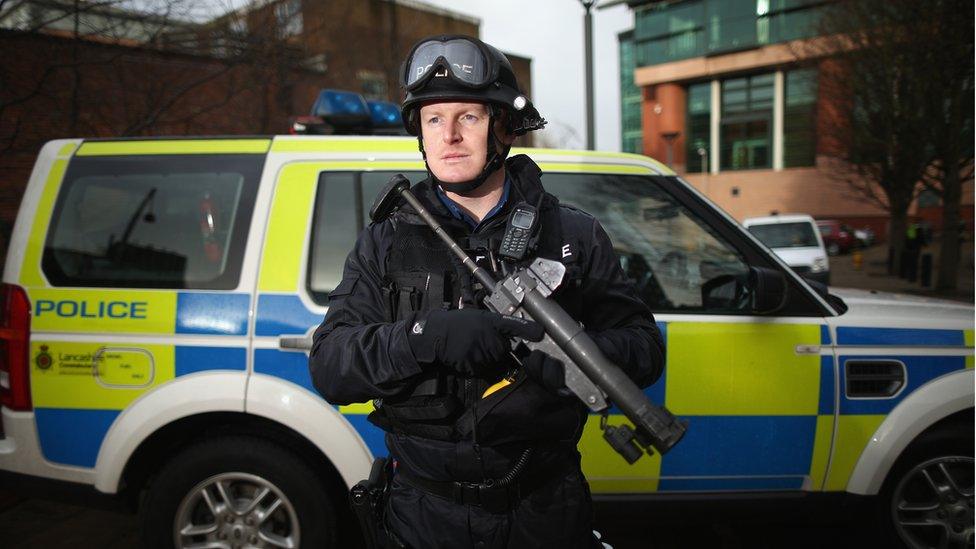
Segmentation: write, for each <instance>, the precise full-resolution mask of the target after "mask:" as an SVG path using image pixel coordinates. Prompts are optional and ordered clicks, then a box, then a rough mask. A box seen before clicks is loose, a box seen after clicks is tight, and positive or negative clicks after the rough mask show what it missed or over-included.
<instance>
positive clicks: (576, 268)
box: [309, 155, 664, 481]
mask: <svg viewBox="0 0 976 549" xmlns="http://www.w3.org/2000/svg"><path fill="white" fill-rule="evenodd" d="M506 169H507V171H508V175H509V176H510V178H511V180H512V184H513V186H515V187H516V188H513V189H511V191H510V193H509V199H508V201H507V203H506V205H505V207H504V208H503V209H502V211H501V212H500V214H499V215H497V216H495V217H494V218H492V219H489V220H486V221H485V222H483V223H481V225H479V227H478V228H477V229H476V230H475V231H474V233H472V230H471V228H470V227H469V226H468V225H466V224H465V223H464V222H462V221H460V220H458V219H456V218H455V217H453V216H452V215H451V214H450V212H449V211H448V210H447V208H446V207H445V206H444V204H443V203H442V202H441V201H440V200H439V199H438V198H437V196H436V194H435V192H434V190H433V189H432V188H431V184H430V181H429V180H427V181H424V182H421V183H419V184H418V185H416V186H415V187H414V189H413V191H414V194H415V195H416V196H417V198H418V199H419V200H420V201H421V203H423V204H424V205H425V207H426V208H427V209H428V210H429V211H430V212H431V213H432V214H433V215H434V216H435V217H436V218H437V219H438V221H439V222H440V223H441V224H442V225H443V226H444V227H445V229H446V230H447V231H448V232H449V233H450V234H452V235H453V236H455V238H461V239H464V238H465V237H468V238H469V239H470V240H479V239H483V240H487V239H488V237H492V238H494V239H495V241H500V239H501V235H502V234H503V233H504V230H505V225H506V219H507V214H508V212H509V210H510V208H511V207H512V204H513V203H517V202H519V201H520V200H525V201H526V202H528V203H531V204H541V206H540V218H541V219H542V220H543V223H544V224H543V226H542V229H541V234H542V238H540V241H539V246H538V249H537V250H536V252H535V255H536V256H538V257H546V258H548V259H554V260H557V261H561V262H563V263H564V264H566V266H567V274H566V277H565V278H564V280H563V283H562V285H561V286H560V287H559V288H558V289H557V291H556V292H555V293H554V294H553V295H552V298H555V299H556V300H557V302H559V304H560V305H562V306H563V308H565V309H566V311H567V312H569V313H570V315H572V316H573V318H576V319H577V320H579V321H580V322H582V323H583V325H584V327H585V328H586V330H587V333H588V334H589V335H590V336H591V337H593V338H594V340H595V341H596V342H597V344H598V345H599V346H600V348H601V350H602V351H603V352H604V354H606V355H607V358H609V359H610V360H611V361H613V362H614V363H616V364H617V365H618V366H620V367H621V368H622V369H623V370H624V372H625V373H626V374H627V375H628V376H630V378H631V379H633V380H634V381H635V383H637V384H638V385H639V386H640V387H646V386H648V385H650V384H651V383H653V382H654V381H655V380H656V379H657V378H658V377H659V376H660V374H661V371H662V368H663V364H664V345H663V342H662V339H661V334H660V331H659V330H658V328H657V325H656V324H655V323H654V318H653V316H652V314H651V312H650V311H649V310H648V308H647V307H646V306H645V305H644V303H643V302H642V301H641V300H640V299H639V298H638V297H637V295H636V293H635V292H634V290H633V288H632V285H631V283H630V281H628V280H627V279H626V277H625V275H624V273H623V272H622V270H621V268H620V265H619V262H618V259H617V256H616V254H615V253H614V250H613V245H612V243H611V242H610V239H609V237H608V236H607V234H606V232H604V230H603V228H602V227H601V225H600V223H599V222H598V221H597V220H596V219H595V218H594V217H592V216H590V215H589V214H587V213H585V212H583V211H581V210H579V209H576V208H573V207H569V206H566V205H561V204H559V203H558V200H556V199H555V197H553V196H552V195H549V194H547V193H545V191H544V190H543V188H542V184H541V179H540V175H541V174H540V170H539V168H538V166H536V164H535V163H534V162H532V161H531V160H530V159H529V158H528V157H527V156H524V155H519V156H515V157H513V158H511V159H509V161H508V162H507V164H506ZM547 219H548V220H549V222H546V220H547ZM553 220H558V222H556V223H553V222H552V221H553ZM399 223H410V224H413V225H421V224H423V221H422V220H420V219H419V216H417V215H416V213H415V212H413V210H412V208H410V206H409V205H402V206H401V207H400V209H399V210H398V211H397V212H395V213H394V214H393V215H391V216H390V218H388V219H386V220H383V221H379V222H376V223H373V224H372V225H370V226H369V227H368V228H366V229H364V230H363V232H362V233H361V234H360V235H359V238H358V240H357V242H356V246H355V248H354V249H353V250H352V252H351V253H350V254H349V257H348V258H347V260H346V264H345V269H344V272H343V278H342V281H341V282H340V283H339V285H338V286H337V287H336V288H335V290H333V291H332V292H331V293H330V295H329V311H328V314H327V315H326V317H325V320H324V321H323V323H322V325H321V326H320V327H319V328H318V330H316V332H315V334H314V338H313V346H312V350H311V354H310V359H309V368H310V371H311V375H312V380H313V383H314V385H315V387H316V389H318V391H319V392H320V393H321V394H322V395H323V396H324V397H325V399H326V400H327V401H329V402H330V403H333V404H340V405H341V404H349V403H356V402H366V401H369V400H371V399H377V398H391V397H396V396H397V395H399V394H400V393H401V392H403V391H409V390H410V388H411V387H412V386H413V385H414V384H415V381H416V379H417V377H418V376H419V375H421V374H422V372H423V367H422V366H421V365H419V364H418V363H417V361H416V360H415V358H414V356H413V354H412V352H411V349H410V345H409V343H408V341H407V330H408V328H410V327H411V326H412V324H413V321H414V319H415V318H414V317H411V316H406V317H404V316H403V315H399V319H395V320H392V321H391V315H390V312H389V306H388V303H389V300H388V297H387V296H384V291H383V289H384V285H385V284H387V283H388V279H387V274H388V271H387V267H388V264H389V257H390V248H391V244H392V242H393V235H394V231H395V230H396V227H397V225H398V224H399ZM553 225H556V226H553ZM530 259H531V258H530ZM453 306H454V307H457V303H455V304H454V305H453ZM469 306H470V305H469ZM474 306H481V307H483V305H481V304H474ZM419 314H422V313H419ZM430 367H436V365H435V366H428V368H430ZM528 382H530V383H532V380H528ZM483 386H484V383H483V382H482V384H481V385H480V386H479V390H480V387H483ZM476 394H477V395H480V394H481V393H480V392H478V393H476ZM477 398H478V397H475V399H477ZM553 398H556V399H561V400H560V404H559V406H564V407H568V408H570V409H572V410H574V414H577V415H578V416H579V417H580V420H579V421H578V422H576V423H578V424H577V425H574V426H572V427H571V428H569V429H567V430H566V431H568V432H562V433H552V435H554V437H543V438H549V439H553V438H555V439H558V440H561V442H564V443H568V444H563V446H562V447H563V448H565V447H567V446H568V447H569V448H573V449H575V445H576V443H577V442H578V440H579V437H580V436H581V433H582V422H583V421H584V420H585V416H586V414H585V408H583V407H582V405H581V404H580V403H579V402H578V401H577V400H576V399H575V398H566V397H553ZM473 403H474V402H473V401H472V400H471V399H467V401H466V402H465V405H471V404H473ZM474 404H475V405H476V403H474ZM551 405H552V403H551V402H550V403H545V404H540V406H550V407H551ZM537 417H540V414H535V413H533V412H532V411H531V410H529V411H527V413H526V414H525V417H524V418H523V421H521V424H522V425H526V426H531V425H532V424H533V423H534V422H535V420H536V419H537ZM518 428H519V427H518V426H517V425H516V426H515V429H518ZM470 442H471V441H460V442H458V441H454V442H444V441H437V440H430V439H419V437H416V436H410V435H403V434H388V435H387V445H388V446H390V450H391V452H393V454H394V455H395V456H396V457H397V458H398V460H400V462H401V463H404V462H405V464H406V465H407V466H408V467H412V468H414V469H417V470H418V471H416V472H418V473H419V474H422V475H423V476H426V477H429V478H444V479H448V480H474V481H478V480H482V477H483V475H485V474H487V475H488V476H492V475H497V474H502V473H503V472H504V470H505V469H506V468H507V466H508V465H509V463H510V461H511V459H512V458H513V456H517V455H519V454H518V451H519V449H518V448H503V447H501V446H500V447H498V448H494V449H492V448H478V446H477V444H475V445H474V446H475V447H474V448H473V452H474V453H472V448H471V447H470V446H471V444H470ZM475 442H476V441H475ZM502 446H504V445H502ZM516 446H519V447H524V446H525V444H524V443H523V444H519V445H516ZM572 453H573V454H575V451H573V452H572ZM536 455H537V456H538V455H539V452H537V453H536ZM577 459H578V457H577ZM475 461H477V466H476V467H475V466H474V465H473V464H474V462H475ZM486 464H487V465H486ZM486 468H487V472H486Z"/></svg>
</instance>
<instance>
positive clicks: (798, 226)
mask: <svg viewBox="0 0 976 549" xmlns="http://www.w3.org/2000/svg"><path fill="white" fill-rule="evenodd" d="M749 232H750V233H752V234H753V235H755V236H756V238H758V239H759V240H760V241H761V242H762V243H763V244H765V245H767V246H769V247H770V248H806V247H810V246H818V245H819V244H818V243H817V236H816V235H815V234H814V232H813V226H812V225H810V223H807V222H805V221H800V222H797V223H771V224H769V225H752V226H751V227H749Z"/></svg>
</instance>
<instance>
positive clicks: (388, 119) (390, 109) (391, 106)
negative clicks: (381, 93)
mask: <svg viewBox="0 0 976 549" xmlns="http://www.w3.org/2000/svg"><path fill="white" fill-rule="evenodd" d="M366 104H367V105H369V114H370V116H371V117H372V121H373V126H374V127H377V128H387V127H397V126H401V125H403V118H401V117H400V107H398V106H397V104H396V103H391V102H389V101H366Z"/></svg>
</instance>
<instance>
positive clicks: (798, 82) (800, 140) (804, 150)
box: [783, 69, 817, 168]
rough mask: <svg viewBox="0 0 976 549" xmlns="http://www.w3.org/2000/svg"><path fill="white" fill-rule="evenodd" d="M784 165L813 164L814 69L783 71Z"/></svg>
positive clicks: (814, 146) (814, 125)
mask: <svg viewBox="0 0 976 549" xmlns="http://www.w3.org/2000/svg"><path fill="white" fill-rule="evenodd" d="M783 96H784V97H783V166H784V167H787V168H795V167H799V166H813V165H814V162H815V160H816V155H817V132H816V120H817V112H816V107H817V72H816V71H815V70H812V69H800V70H794V71H790V72H788V73H786V77H785V85H784V90H783Z"/></svg>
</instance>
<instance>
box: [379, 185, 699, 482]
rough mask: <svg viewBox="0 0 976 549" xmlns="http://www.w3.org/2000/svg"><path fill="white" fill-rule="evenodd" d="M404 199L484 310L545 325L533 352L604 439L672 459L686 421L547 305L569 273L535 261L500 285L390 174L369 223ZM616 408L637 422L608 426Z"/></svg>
mask: <svg viewBox="0 0 976 549" xmlns="http://www.w3.org/2000/svg"><path fill="white" fill-rule="evenodd" d="M398 198H403V200H405V201H406V202H407V203H408V204H410V205H411V206H412V207H413V208H414V210H416V212H417V214H418V215H420V217H421V218H422V219H423V220H424V222H425V223H426V224H427V225H428V226H429V227H430V228H431V229H432V230H433V231H434V233H436V234H437V236H438V237H440V239H441V240H442V241H444V243H445V244H447V246H448V247H449V248H450V250H451V252H452V253H454V255H456V256H457V257H458V259H460V260H461V263H462V264H463V265H464V266H465V267H467V268H468V270H470V271H471V274H472V275H473V276H474V277H475V279H477V280H478V282H480V283H481V285H482V286H484V287H485V288H486V289H487V290H488V292H489V295H488V297H486V298H485V304H486V305H487V306H488V308H489V309H490V310H492V311H494V312H496V313H499V314H503V315H510V316H517V317H520V318H524V319H526V320H532V321H535V322H538V323H539V324H541V325H542V327H543V329H544V330H545V333H546V335H545V337H544V338H543V339H542V341H539V342H532V341H525V342H522V343H524V344H525V345H526V347H528V348H529V349H530V350H535V349H538V350H541V351H543V352H545V353H547V354H549V355H550V356H552V357H553V358H556V359H558V360H559V361H561V362H562V363H563V366H564V369H565V376H566V379H565V382H566V387H567V388H568V389H569V390H570V391H571V392H572V393H573V394H574V395H576V397H577V398H579V399H580V401H582V402H583V404H585V405H586V406H587V407H588V408H589V409H590V410H591V411H593V412H595V413H599V414H601V415H602V416H603V418H602V420H601V421H600V428H601V429H602V430H603V438H604V439H605V440H606V441H607V442H608V443H609V444H610V446H611V447H613V449H614V450H616V451H617V452H618V453H619V454H620V455H621V456H622V457H623V458H624V459H625V460H627V462H628V463H631V464H633V463H634V462H636V461H637V460H638V459H640V457H641V456H642V455H644V452H647V453H648V454H649V455H650V454H653V453H654V452H653V450H652V448H653V449H656V450H657V451H658V452H660V453H661V454H662V455H663V454H665V453H667V452H668V450H670V449H671V448H672V447H674V445H675V444H677V443H678V441H679V440H681V437H683V436H684V434H685V430H686V429H687V427H688V422H687V421H686V420H679V419H678V418H676V417H675V416H674V415H673V414H671V412H669V411H668V410H667V409H666V408H664V407H662V406H658V405H656V404H654V403H653V402H651V401H650V399H649V398H647V395H645V394H644V392H643V391H642V390H641V389H640V388H639V387H637V385H636V384H635V383H634V382H633V381H632V380H631V379H630V378H629V377H627V375H626V374H624V373H623V371H621V369H620V368H619V367H618V366H617V365H615V364H613V363H612V362H610V360H609V359H607V357H606V356H604V355H603V352H601V351H600V348H599V347H597V345H596V343H595V342H594V341H593V339H592V338H590V336H589V335H587V334H586V332H585V331H584V330H583V327H582V326H581V325H580V324H579V323H578V322H576V321H575V320H573V318H572V317H571V316H569V313H567V312H566V311H565V310H564V309H563V308H562V307H560V306H559V304H558V303H556V302H555V301H554V300H551V299H548V297H549V295H550V294H552V292H553V291H555V289H556V288H558V287H559V285H560V284H561V283H562V279H563V276H564V275H565V274H566V267H565V265H563V264H562V263H560V262H558V261H553V260H550V259H543V258H536V259H535V261H533V262H532V264H531V265H529V266H528V267H526V268H521V269H518V270H516V271H515V272H514V273H512V274H510V275H508V276H507V277H505V278H504V279H502V280H501V281H496V280H495V279H494V278H492V276H491V274H489V273H488V272H487V271H485V270H484V269H483V268H481V267H480V266H478V264H477V263H475V262H474V260H472V259H471V258H470V257H469V256H468V255H467V254H466V253H465V252H464V250H462V249H461V247H460V246H458V244H457V242H454V240H453V239H452V238H451V237H450V235H448V234H447V232H446V231H444V229H443V228H442V227H441V226H440V224H439V223H438V222H437V220H436V219H434V217H433V216H431V215H430V212H428V211H427V209H426V208H424V206H423V205H422V204H421V203H420V201H418V200H417V198H416V197H415V196H414V195H413V193H412V192H411V191H410V181H409V180H408V179H407V178H406V177H404V176H403V175H402V174H397V175H395V176H393V177H392V178H391V179H390V181H389V182H388V183H387V184H386V187H384V188H383V190H382V191H381V192H380V194H379V196H377V198H376V200H375V201H374V203H373V207H372V208H371V209H370V212H369V215H370V219H372V220H373V221H378V220H381V219H384V218H385V217H386V216H387V215H389V214H390V212H391V211H392V210H393V208H394V207H395V206H396V205H397V199H398ZM611 402H612V403H614V404H616V405H617V407H618V408H620V410H621V411H622V412H623V413H624V416H626V417H627V419H629V420H630V421H631V423H633V425H634V428H633V429H631V428H630V426H628V425H626V424H623V425H618V426H611V425H607V421H606V419H607V414H608V411H609V409H610V406H611Z"/></svg>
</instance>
